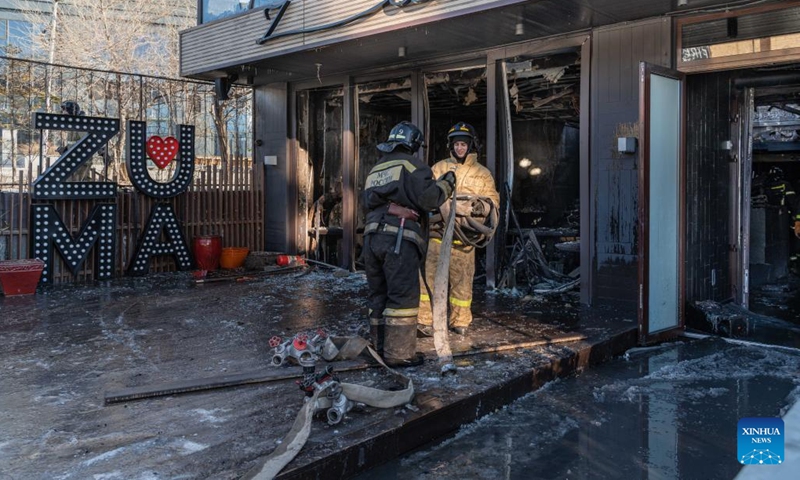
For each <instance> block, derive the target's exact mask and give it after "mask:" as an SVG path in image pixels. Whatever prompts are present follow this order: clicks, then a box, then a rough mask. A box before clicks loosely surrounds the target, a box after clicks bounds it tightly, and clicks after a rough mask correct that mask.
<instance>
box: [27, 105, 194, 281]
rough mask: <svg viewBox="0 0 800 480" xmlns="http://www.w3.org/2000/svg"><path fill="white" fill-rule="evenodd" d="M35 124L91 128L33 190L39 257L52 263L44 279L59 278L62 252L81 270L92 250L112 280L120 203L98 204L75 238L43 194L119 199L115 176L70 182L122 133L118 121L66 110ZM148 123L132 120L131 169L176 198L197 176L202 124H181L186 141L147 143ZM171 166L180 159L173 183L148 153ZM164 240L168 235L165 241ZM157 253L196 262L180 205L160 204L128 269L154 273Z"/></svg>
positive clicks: (152, 191) (98, 274)
mask: <svg viewBox="0 0 800 480" xmlns="http://www.w3.org/2000/svg"><path fill="white" fill-rule="evenodd" d="M33 123H34V128H36V129H39V130H60V131H72V132H85V133H86V135H85V136H84V137H83V138H81V139H80V140H78V141H77V142H75V143H74V144H73V145H72V146H71V147H70V148H69V149H67V150H66V151H65V152H64V153H63V154H62V155H61V156H60V157H59V158H58V160H56V162H55V163H54V164H53V165H51V166H50V167H49V168H48V169H47V170H45V171H44V173H42V174H41V175H40V176H39V177H38V178H37V179H36V180H35V181H34V182H33V185H32V188H31V199H32V200H34V203H32V204H31V207H30V227H31V228H30V232H31V258H39V259H41V260H42V261H44V262H45V267H44V270H43V271H42V280H41V283H42V284H45V285H46V284H50V283H52V281H53V265H54V261H55V256H56V254H58V255H60V257H61V259H62V260H63V261H64V263H65V264H66V265H67V267H68V268H69V270H70V271H71V272H72V274H73V275H77V273H78V271H79V270H80V268H81V266H82V265H83V263H84V262H85V261H86V259H87V258H88V256H89V253H90V252H91V251H94V254H95V262H94V265H95V272H94V273H95V278H97V279H99V280H108V279H110V278H111V277H112V276H113V274H114V270H115V255H114V252H115V249H116V228H117V205H116V203H115V202H113V201H112V202H109V203H100V204H98V205H96V206H95V207H94V209H93V210H92V211H91V213H89V216H88V218H86V219H85V220H84V222H83V224H82V225H81V229H80V233H78V235H77V237H76V236H73V235H72V234H71V233H70V232H69V231H68V228H67V227H66V226H65V224H64V221H63V220H62V219H61V217H60V216H59V214H58V212H57V211H56V209H55V207H54V206H53V205H52V204H50V203H40V202H38V203H37V202H36V201H37V200H40V201H41V200H106V199H108V200H116V195H117V184H116V183H113V182H68V181H67V179H68V178H69V177H70V175H72V174H73V173H75V172H76V171H77V170H78V169H79V168H80V167H81V166H82V165H84V164H85V163H86V162H88V161H90V160H91V158H92V155H94V154H95V153H97V152H98V151H100V150H101V149H103V148H104V147H105V146H106V144H108V142H109V140H111V139H112V138H113V137H114V136H116V135H117V134H118V133H119V129H120V121H119V120H118V119H111V118H102V117H83V116H73V115H63V114H51V113H36V114H35V115H34V119H33ZM145 132H146V125H145V122H137V121H130V122H128V126H127V139H128V140H127V141H128V144H127V149H126V150H127V157H128V158H127V160H128V161H127V169H128V175H129V177H130V179H131V183H133V186H134V187H135V188H136V189H137V190H138V191H139V192H141V193H142V194H144V195H147V196H149V197H151V198H156V199H165V198H172V197H175V196H177V195H180V194H182V193H184V192H185V191H186V190H187V188H188V187H189V185H190V184H191V182H192V176H193V174H194V163H195V162H194V127H193V126H189V125H180V126H179V135H178V137H179V138H178V139H175V138H172V137H167V138H166V139H162V138H160V137H156V136H153V137H151V138H150V139H148V140H147V141H145V137H146V134H145ZM148 157H150V158H151V159H152V160H153V161H154V162H156V163H157V165H158V167H159V168H163V167H164V166H166V165H167V164H169V163H171V162H172V160H173V159H174V160H175V161H176V163H177V168H176V172H175V175H173V178H172V179H171V180H170V181H169V182H164V183H162V182H156V181H154V180H153V179H152V178H151V177H150V174H149V173H148V170H147V158H148ZM162 238H164V239H165V240H166V241H163V242H162V241H161V239H162ZM156 255H172V256H173V257H174V258H175V261H176V263H177V266H178V269H180V270H189V269H191V268H192V260H191V256H190V254H189V248H188V245H187V243H186V239H185V238H184V236H183V233H182V232H181V230H180V228H179V226H178V220H177V218H176V216H175V211H174V209H173V208H172V205H170V204H167V203H156V204H155V205H154V206H153V208H152V210H151V211H150V215H149V218H148V221H147V224H146V226H145V229H144V232H143V233H142V235H141V236H140V237H139V239H138V243H137V246H136V250H135V252H134V255H133V257H132V258H131V259H130V262H129V268H128V273H130V274H133V275H143V274H146V273H147V272H148V271H149V266H150V260H151V258H152V257H153V256H156Z"/></svg>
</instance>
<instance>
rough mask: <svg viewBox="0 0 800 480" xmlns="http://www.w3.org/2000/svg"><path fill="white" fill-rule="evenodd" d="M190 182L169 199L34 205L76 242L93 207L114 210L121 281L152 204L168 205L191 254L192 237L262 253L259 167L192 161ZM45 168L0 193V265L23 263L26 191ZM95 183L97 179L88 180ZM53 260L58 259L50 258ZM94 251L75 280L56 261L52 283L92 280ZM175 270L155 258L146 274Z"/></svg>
mask: <svg viewBox="0 0 800 480" xmlns="http://www.w3.org/2000/svg"><path fill="white" fill-rule="evenodd" d="M198 163H199V165H198V167H196V170H195V175H194V181H193V183H192V185H191V186H190V187H189V188H188V190H187V191H186V192H185V193H183V194H181V195H179V196H177V197H175V198H172V199H166V200H158V199H154V198H150V197H148V196H146V195H143V194H141V193H139V192H138V191H136V190H134V189H133V188H131V187H122V186H120V187H119V189H118V193H117V197H116V199H109V200H77V201H76V200H55V201H37V202H36V203H37V204H41V203H49V204H52V205H54V207H55V209H56V211H57V212H58V214H59V216H60V217H61V220H62V221H63V222H64V225H65V226H66V227H67V230H68V231H69V232H70V233H71V234H72V235H73V236H77V235H78V233H79V232H80V229H81V226H82V225H83V223H84V222H85V221H86V219H87V218H88V215H89V213H90V212H91V211H92V208H94V206H95V205H97V204H101V203H116V204H117V224H116V229H117V251H116V252H115V255H116V265H115V268H116V270H115V272H114V273H115V275H116V276H120V275H123V274H124V272H125V270H126V269H127V267H128V261H129V260H130V259H131V257H132V256H133V253H134V251H135V249H136V245H137V243H138V240H139V237H140V235H141V234H142V232H143V231H144V228H145V225H146V224H147V220H148V218H149V216H150V212H151V209H152V208H153V205H155V204H156V203H169V204H170V205H172V207H173V208H174V209H175V214H176V216H177V218H178V222H179V224H180V225H181V227H182V232H183V234H184V236H185V238H186V240H187V243H188V244H189V247H190V249H191V242H192V238H193V237H194V236H196V235H208V234H214V235H222V237H223V239H222V245H223V247H248V248H249V249H250V250H251V251H256V250H263V246H264V228H263V227H264V226H263V223H264V222H263V217H264V216H263V205H264V189H263V184H264V174H263V170H262V169H261V168H260V165H254V164H253V162H252V161H250V159H248V158H237V157H233V158H231V159H230V160H229V161H228V164H227V165H224V166H220V165H219V164H218V161H217V162H216V163H214V162H213V161H211V162H208V163H205V162H203V161H202V160H199V161H198ZM49 166H50V165H49V162H47V163H45V165H43V166H40V167H39V168H37V169H36V171H34V167H33V164H32V163H31V164H28V168H27V169H26V170H25V171H19V172H18V179H17V185H16V186H15V187H14V191H4V192H0V214H2V220H3V221H2V222H0V227H3V228H0V245H2V246H4V247H5V248H4V250H5V252H0V253H4V255H2V256H1V257H0V259H6V258H8V259H18V258H27V256H28V252H29V239H30V234H29V217H28V215H29V214H28V212H29V211H30V205H31V199H30V195H29V190H28V186H29V185H31V182H32V181H33V180H34V179H35V178H36V177H37V176H38V175H40V174H41V172H42V171H43V170H44V169H46V168H49ZM94 180H95V181H100V179H94ZM56 257H58V255H56ZM94 262H95V258H94V251H92V252H90V253H89V255H88V256H87V258H86V261H85V263H84V265H83V266H82V268H81V269H80V271H79V272H78V275H77V276H75V277H73V276H72V274H71V273H70V272H69V270H68V269H67V268H65V267H64V265H63V264H62V263H61V261H60V260H56V261H55V262H54V272H53V279H54V283H65V282H72V281H75V282H82V281H91V280H93V279H94ZM174 270H175V262H174V259H173V258H172V256H156V257H153V259H152V261H151V263H150V272H151V273H155V272H169V271H174Z"/></svg>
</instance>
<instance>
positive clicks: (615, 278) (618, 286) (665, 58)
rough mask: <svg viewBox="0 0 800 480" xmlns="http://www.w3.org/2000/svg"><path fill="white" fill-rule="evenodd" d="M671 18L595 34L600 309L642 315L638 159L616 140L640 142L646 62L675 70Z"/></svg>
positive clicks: (595, 187)
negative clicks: (616, 308)
mask: <svg viewBox="0 0 800 480" xmlns="http://www.w3.org/2000/svg"><path fill="white" fill-rule="evenodd" d="M671 38H672V37H671V19H669V18H658V19H653V20H646V21H641V22H635V23H629V24H624V25H620V26H614V27H610V28H600V29H596V30H595V31H594V32H593V39H592V86H591V117H592V120H591V129H592V130H591V132H592V133H591V136H592V146H591V158H592V167H591V168H592V176H591V185H592V187H591V189H592V192H591V197H592V198H591V200H590V201H591V202H592V208H591V209H592V210H593V212H594V215H593V217H594V219H595V220H594V225H593V229H594V232H593V235H594V245H595V247H596V253H595V257H594V259H593V265H592V267H593V271H594V280H593V287H592V289H593V292H592V297H593V299H594V301H595V302H598V303H615V304H620V303H621V305H620V306H622V307H623V308H625V310H626V311H629V312H635V310H636V299H637V290H638V288H637V284H638V263H637V262H638V259H637V251H638V245H637V238H636V237H637V235H636V229H637V214H636V208H637V196H638V170H637V168H636V167H637V163H638V160H639V153H637V154H635V155H625V156H623V155H620V154H618V153H617V152H616V148H615V145H616V138H617V137H618V136H620V135H621V134H624V135H633V136H638V122H639V77H638V72H639V62H641V61H645V62H650V63H652V64H655V65H661V66H667V67H668V66H670V65H671V58H672V47H671V45H672V44H671Z"/></svg>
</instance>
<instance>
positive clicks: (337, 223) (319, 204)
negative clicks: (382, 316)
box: [297, 86, 344, 265]
mask: <svg viewBox="0 0 800 480" xmlns="http://www.w3.org/2000/svg"><path fill="white" fill-rule="evenodd" d="M343 105H344V95H343V88H342V87H341V86H334V87H327V88H319V89H313V90H302V91H300V92H298V93H297V142H298V157H299V158H298V161H297V169H298V177H297V178H298V183H299V185H298V192H299V195H298V201H299V205H298V212H299V213H298V215H299V216H300V219H299V220H300V221H299V224H300V226H299V232H298V233H299V235H301V236H303V237H304V238H303V239H302V241H301V242H299V245H304V246H305V252H306V253H307V254H308V255H309V256H310V258H313V259H316V260H320V261H324V262H326V263H330V264H332V265H339V263H340V260H341V258H342V237H343V231H344V230H343V209H342V204H343V201H342V200H343V198H342V183H343V176H342V166H343V165H342V133H343V123H344V117H343ZM301 253H303V252H301Z"/></svg>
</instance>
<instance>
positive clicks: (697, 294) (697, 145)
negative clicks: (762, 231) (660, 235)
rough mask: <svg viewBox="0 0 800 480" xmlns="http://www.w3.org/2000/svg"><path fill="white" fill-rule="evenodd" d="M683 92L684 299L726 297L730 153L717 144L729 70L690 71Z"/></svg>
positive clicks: (727, 103) (724, 126)
mask: <svg viewBox="0 0 800 480" xmlns="http://www.w3.org/2000/svg"><path fill="white" fill-rule="evenodd" d="M686 95H687V116H686V179H687V184H686V223H687V225H686V301H687V302H692V301H694V300H718V301H719V300H726V299H728V298H730V296H731V290H730V283H731V282H730V280H731V279H730V259H729V251H728V244H729V243H732V242H731V240H730V238H729V237H730V225H729V223H730V208H731V205H730V193H731V192H730V189H731V188H732V186H731V185H730V176H729V172H730V168H731V165H732V164H731V162H730V158H731V157H730V155H731V153H732V152H730V151H728V150H723V149H722V147H721V145H722V143H723V142H724V141H726V140H730V136H731V123H730V119H731V117H732V115H731V111H730V109H731V95H732V91H731V86H730V74H728V73H715V74H706V75H690V76H689V77H687V81H686ZM712 270H713V271H714V273H713V274H712ZM712 280H713V282H712ZM712 283H713V284H712Z"/></svg>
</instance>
